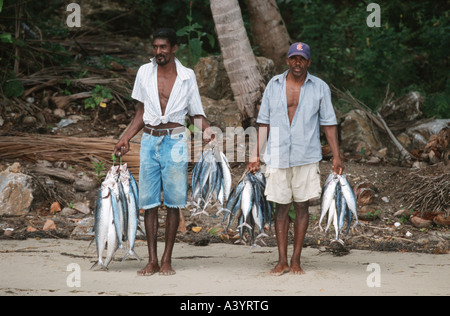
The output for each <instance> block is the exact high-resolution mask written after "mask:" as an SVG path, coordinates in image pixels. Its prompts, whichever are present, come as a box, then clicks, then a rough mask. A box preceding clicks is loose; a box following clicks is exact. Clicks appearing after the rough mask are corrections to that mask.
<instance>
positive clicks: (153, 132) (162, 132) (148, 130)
mask: <svg viewBox="0 0 450 316" xmlns="http://www.w3.org/2000/svg"><path fill="white" fill-rule="evenodd" d="M184 131H185V127H184V126H179V127H174V128H161V129H159V128H151V127H148V126H144V132H145V133H147V134H150V135H153V136H157V137H159V136H165V135H171V134H177V133H183V132H184Z"/></svg>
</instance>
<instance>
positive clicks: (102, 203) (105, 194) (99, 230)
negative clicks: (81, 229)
mask: <svg viewBox="0 0 450 316" xmlns="http://www.w3.org/2000/svg"><path fill="white" fill-rule="evenodd" d="M113 183H114V179H113V178H111V177H110V178H106V179H105V180H104V181H103V182H102V185H101V188H100V190H99V192H98V195H97V204H96V208H95V223H94V235H95V243H96V245H97V258H98V259H97V262H96V263H95V264H94V265H93V266H92V267H91V269H101V270H107V267H108V264H109V261H110V260H109V261H108V260H107V261H106V262H103V259H102V258H103V251H104V250H105V249H106V247H107V246H108V249H110V248H114V246H113V245H111V244H110V241H109V238H108V236H109V233H110V231H112V232H113V233H114V234H115V233H116V232H115V227H114V226H112V227H111V225H112V223H113V214H112V198H111V191H110V188H111V186H112V185H113Z"/></svg>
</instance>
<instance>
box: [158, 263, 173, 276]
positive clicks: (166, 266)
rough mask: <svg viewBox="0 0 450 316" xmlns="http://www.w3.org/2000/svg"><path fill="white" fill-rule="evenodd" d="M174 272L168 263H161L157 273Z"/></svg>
mask: <svg viewBox="0 0 450 316" xmlns="http://www.w3.org/2000/svg"><path fill="white" fill-rule="evenodd" d="M175 273H176V272H175V270H174V269H173V268H172V266H171V264H170V263H161V270H159V275H174V274H175Z"/></svg>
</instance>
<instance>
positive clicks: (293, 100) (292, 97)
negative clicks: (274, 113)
mask: <svg viewBox="0 0 450 316" xmlns="http://www.w3.org/2000/svg"><path fill="white" fill-rule="evenodd" d="M300 91H301V86H300V85H293V84H286V101H287V112H288V116H289V123H291V124H292V119H293V118H294V115H295V112H296V111H297V107H298V102H299V99H300Z"/></svg>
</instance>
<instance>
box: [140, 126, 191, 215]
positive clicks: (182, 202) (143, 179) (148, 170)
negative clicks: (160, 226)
mask: <svg viewBox="0 0 450 316" xmlns="http://www.w3.org/2000/svg"><path fill="white" fill-rule="evenodd" d="M140 159H141V162H140V169H139V208H140V209H144V210H148V209H151V208H154V207H157V206H160V205H161V202H162V196H161V192H164V205H166V206H167V207H170V208H183V207H186V206H187V190H188V171H187V169H188V150H187V136H186V132H182V133H177V134H171V135H164V136H153V135H150V134H147V133H143V134H142V138H141V151H140Z"/></svg>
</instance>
